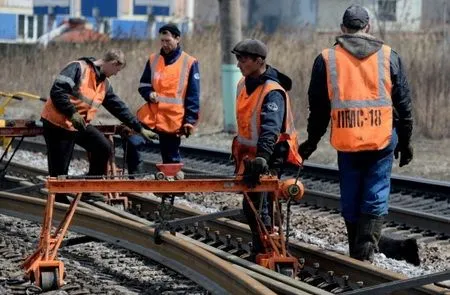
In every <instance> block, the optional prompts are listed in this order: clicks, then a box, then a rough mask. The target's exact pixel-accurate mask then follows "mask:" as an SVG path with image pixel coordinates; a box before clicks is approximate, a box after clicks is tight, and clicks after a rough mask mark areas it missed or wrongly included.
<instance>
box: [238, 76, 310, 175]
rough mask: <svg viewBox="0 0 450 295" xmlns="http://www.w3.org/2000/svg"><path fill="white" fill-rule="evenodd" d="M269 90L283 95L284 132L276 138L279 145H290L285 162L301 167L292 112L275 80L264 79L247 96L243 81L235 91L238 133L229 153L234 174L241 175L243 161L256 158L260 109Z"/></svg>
mask: <svg viewBox="0 0 450 295" xmlns="http://www.w3.org/2000/svg"><path fill="white" fill-rule="evenodd" d="M272 90H280V91H282V92H283V93H284V97H285V102H286V115H285V116H284V122H283V131H282V133H281V134H280V135H279V136H278V140H277V143H278V142H283V141H286V142H287V143H288V145H289V152H288V156H287V159H286V160H287V162H288V163H291V164H294V165H301V164H302V158H301V157H300V155H299V154H298V138H297V137H298V135H297V131H296V130H295V126H294V120H293V116H292V111H291V103H290V99H289V96H288V94H287V92H286V91H285V90H284V89H283V87H281V85H280V84H278V83H277V82H275V81H272V80H267V81H266V82H265V83H264V84H262V85H259V86H258V87H257V88H256V89H255V90H254V91H253V92H252V93H251V94H250V95H248V94H247V90H246V88H245V83H244V78H242V79H241V81H239V84H238V88H237V92H236V93H237V104H236V120H237V125H238V126H237V127H238V134H237V136H236V137H235V138H234V140H233V145H232V154H233V157H234V160H235V164H236V172H238V173H242V172H243V159H244V158H246V157H248V158H250V159H254V158H255V157H256V149H257V144H258V138H259V134H260V129H261V110H262V105H263V102H264V98H265V97H266V95H267V94H268V93H269V92H270V91H272Z"/></svg>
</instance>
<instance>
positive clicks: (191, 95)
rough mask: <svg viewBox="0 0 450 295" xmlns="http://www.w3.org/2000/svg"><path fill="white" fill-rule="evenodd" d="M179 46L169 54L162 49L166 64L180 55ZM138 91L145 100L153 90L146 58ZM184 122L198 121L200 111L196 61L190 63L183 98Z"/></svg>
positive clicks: (198, 78) (174, 60) (148, 62)
mask: <svg viewBox="0 0 450 295" xmlns="http://www.w3.org/2000/svg"><path fill="white" fill-rule="evenodd" d="M181 52H182V50H181V47H180V46H178V47H177V48H176V49H175V50H174V51H172V52H170V53H169V54H165V53H164V52H163V51H162V50H161V52H160V54H161V56H162V57H164V62H165V64H166V65H171V64H173V63H174V62H176V61H177V60H178V58H179V57H180V55H181ZM139 82H140V83H139V88H138V91H139V93H140V94H141V96H142V98H144V99H145V101H148V100H149V97H150V93H151V92H153V91H155V90H154V89H153V87H152V85H151V69H150V61H148V60H147V63H146V64H145V69H144V72H143V73H142V76H141V80H140V81H139ZM184 110H185V113H184V120H183V121H184V122H183V123H189V124H192V125H194V124H195V123H197V121H198V116H199V112H200V72H199V66H198V61H195V62H194V63H193V64H192V67H191V70H190V72H189V80H188V86H187V91H186V97H185V98H184Z"/></svg>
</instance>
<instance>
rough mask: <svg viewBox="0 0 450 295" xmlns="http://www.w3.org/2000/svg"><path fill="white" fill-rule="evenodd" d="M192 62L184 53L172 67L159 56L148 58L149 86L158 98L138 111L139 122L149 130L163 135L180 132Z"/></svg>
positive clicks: (154, 55) (190, 57)
mask: <svg viewBox="0 0 450 295" xmlns="http://www.w3.org/2000/svg"><path fill="white" fill-rule="evenodd" d="M194 61H195V58H193V57H192V56H190V55H188V54H187V53H186V52H184V51H182V52H181V55H180V57H179V58H178V59H177V60H176V61H175V62H174V63H173V64H171V65H165V63H164V58H163V57H162V56H161V55H160V54H159V53H158V54H151V55H150V69H151V81H150V83H151V85H152V87H153V89H154V91H155V92H156V94H157V96H158V103H152V102H148V103H146V104H144V105H143V106H141V107H140V108H139V110H138V111H137V117H138V119H139V121H141V122H142V123H143V124H145V125H146V126H147V127H149V128H150V129H154V130H157V131H162V132H166V133H176V132H177V131H179V130H180V128H181V125H182V124H183V119H184V98H185V96H186V91H187V87H188V80H189V72H190V71H191V67H192V64H193V63H194Z"/></svg>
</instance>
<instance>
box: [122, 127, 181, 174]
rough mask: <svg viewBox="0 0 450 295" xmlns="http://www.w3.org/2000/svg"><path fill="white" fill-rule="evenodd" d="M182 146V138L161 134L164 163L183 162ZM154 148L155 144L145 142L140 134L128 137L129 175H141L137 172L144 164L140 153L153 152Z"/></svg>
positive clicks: (160, 142)
mask: <svg viewBox="0 0 450 295" xmlns="http://www.w3.org/2000/svg"><path fill="white" fill-rule="evenodd" d="M180 144H181V138H180V137H179V136H176V135H173V134H163V133H161V134H159V147H160V152H161V157H162V162H163V163H165V164H169V163H180V162H181V155H180ZM154 148H155V145H154V144H152V143H151V142H149V141H147V140H145V139H144V138H143V137H142V136H140V135H138V134H135V135H131V136H130V137H128V141H127V147H126V153H127V155H126V157H127V165H128V173H129V174H135V173H139V172H138V171H137V170H138V167H139V165H140V164H141V163H142V162H143V159H142V156H141V153H140V152H143V151H146V150H152V149H154ZM124 149H125V148H124Z"/></svg>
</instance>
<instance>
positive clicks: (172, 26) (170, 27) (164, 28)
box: [159, 23, 181, 37]
mask: <svg viewBox="0 0 450 295" xmlns="http://www.w3.org/2000/svg"><path fill="white" fill-rule="evenodd" d="M164 31H169V32H170V33H171V34H172V35H174V36H175V37H179V36H181V32H180V30H179V29H178V27H177V25H176V24H172V23H168V24H166V25H164V26H162V27H161V28H160V29H159V33H160V34H161V33H162V32H164Z"/></svg>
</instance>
